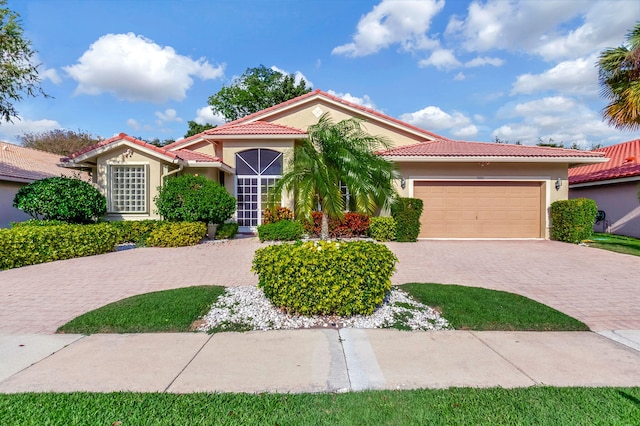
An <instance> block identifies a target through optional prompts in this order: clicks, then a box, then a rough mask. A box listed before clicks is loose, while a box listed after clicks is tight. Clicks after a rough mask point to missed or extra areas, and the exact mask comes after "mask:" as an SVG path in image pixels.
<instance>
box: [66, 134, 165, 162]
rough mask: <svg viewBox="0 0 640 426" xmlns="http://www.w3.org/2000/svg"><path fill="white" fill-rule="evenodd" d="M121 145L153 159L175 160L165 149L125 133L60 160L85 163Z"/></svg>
mask: <svg viewBox="0 0 640 426" xmlns="http://www.w3.org/2000/svg"><path fill="white" fill-rule="evenodd" d="M123 144H124V145H130V146H132V147H137V148H141V149H142V150H143V151H145V152H147V153H149V154H151V155H153V156H155V157H157V156H161V157H165V159H167V160H169V161H171V160H173V159H174V158H176V154H175V153H173V152H171V151H169V150H167V149H166V148H163V147H158V146H155V145H152V144H150V143H147V142H145V141H141V140H140V139H136V138H134V137H131V136H129V135H127V134H126V133H120V134H119V135H117V136H114V137H112V138H109V139H105V140H103V141H100V142H98V143H97V144H95V145H91V146H88V147H86V148H83V149H81V150H80V151H77V152H74V153H73V154H71V155H70V156H69V157H67V158H63V159H62V160H63V161H65V162H80V161H86V160H87V159H89V158H92V157H95V156H96V155H99V154H102V153H103V152H106V151H109V150H111V149H114V148H117V147H118V146H121V145H123Z"/></svg>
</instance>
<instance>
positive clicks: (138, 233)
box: [107, 219, 165, 245]
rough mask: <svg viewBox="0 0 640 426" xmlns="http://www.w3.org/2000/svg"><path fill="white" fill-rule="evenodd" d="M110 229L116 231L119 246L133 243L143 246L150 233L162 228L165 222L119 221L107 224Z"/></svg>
mask: <svg viewBox="0 0 640 426" xmlns="http://www.w3.org/2000/svg"><path fill="white" fill-rule="evenodd" d="M107 223H109V225H110V226H111V227H113V228H114V229H116V230H117V231H118V234H119V235H120V239H119V240H118V243H119V244H123V243H135V244H138V245H144V243H145V241H146V239H147V238H148V237H149V234H151V231H153V230H154V229H156V228H158V227H159V226H162V225H163V224H164V223H165V222H163V221H161V220H150V219H149V220H121V221H113V222H107Z"/></svg>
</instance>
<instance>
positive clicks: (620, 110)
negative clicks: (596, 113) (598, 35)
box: [598, 22, 640, 130]
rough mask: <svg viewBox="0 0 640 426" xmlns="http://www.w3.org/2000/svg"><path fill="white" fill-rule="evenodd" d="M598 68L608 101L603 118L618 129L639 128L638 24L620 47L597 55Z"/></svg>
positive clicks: (602, 88) (639, 34)
mask: <svg viewBox="0 0 640 426" xmlns="http://www.w3.org/2000/svg"><path fill="white" fill-rule="evenodd" d="M598 66H599V79H600V86H601V93H602V95H603V96H604V97H606V98H607V99H609V101H610V103H609V105H607V106H606V107H605V109H604V110H603V112H602V113H603V116H604V118H605V119H606V120H607V121H608V122H609V124H610V125H612V126H614V127H617V128H619V129H623V130H636V129H638V128H640V22H638V23H637V24H636V25H635V27H633V29H632V30H631V31H629V33H628V34H627V42H626V43H625V44H624V45H622V46H620V47H616V48H610V49H606V50H604V51H603V52H602V53H600V59H599V61H598Z"/></svg>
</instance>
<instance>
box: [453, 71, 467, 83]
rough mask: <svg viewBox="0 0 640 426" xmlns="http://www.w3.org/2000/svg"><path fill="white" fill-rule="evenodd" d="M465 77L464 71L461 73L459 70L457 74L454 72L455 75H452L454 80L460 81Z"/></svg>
mask: <svg viewBox="0 0 640 426" xmlns="http://www.w3.org/2000/svg"><path fill="white" fill-rule="evenodd" d="M465 78H467V76H466V75H464V73H463V72H459V73H458V74H456V75H455V77H453V79H454V80H455V81H462V80H464V79H465Z"/></svg>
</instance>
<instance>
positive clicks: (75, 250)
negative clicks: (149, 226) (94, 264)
mask: <svg viewBox="0 0 640 426" xmlns="http://www.w3.org/2000/svg"><path fill="white" fill-rule="evenodd" d="M117 243H118V232H117V230H115V229H114V228H112V227H111V226H109V224H107V223H99V224H96V225H55V226H18V227H15V228H11V229H0V269H9V268H18V267H20V266H25V265H35V264H37V263H44V262H52V261H54V260H62V259H71V258H74V257H81V256H91V255H94V254H102V253H107V252H111V251H114V250H115V247H116V244H117Z"/></svg>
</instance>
